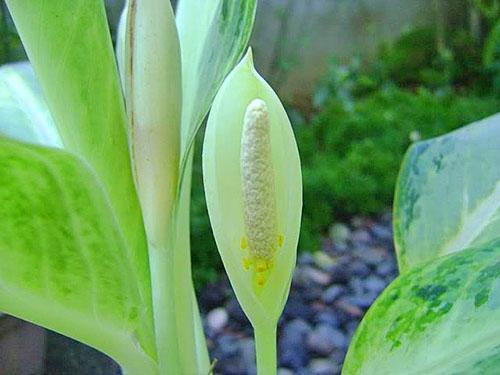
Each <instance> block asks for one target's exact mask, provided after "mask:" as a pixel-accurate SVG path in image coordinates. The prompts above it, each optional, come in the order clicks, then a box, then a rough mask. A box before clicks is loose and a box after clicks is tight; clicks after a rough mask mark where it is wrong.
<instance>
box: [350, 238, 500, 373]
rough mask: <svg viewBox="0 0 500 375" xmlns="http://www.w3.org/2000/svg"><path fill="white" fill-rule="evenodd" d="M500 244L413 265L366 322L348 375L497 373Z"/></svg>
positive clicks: (499, 355) (357, 337) (356, 338)
mask: <svg viewBox="0 0 500 375" xmlns="http://www.w3.org/2000/svg"><path fill="white" fill-rule="evenodd" d="M499 321H500V239H496V240H493V241H491V242H489V243H486V244H483V245H480V246H478V247H474V248H470V249H467V250H464V251H462V252H459V253H456V254H451V255H448V256H446V257H442V258H439V259H435V260H433V261H430V262H427V263H425V264H423V265H420V266H415V267H414V268H413V269H412V270H410V271H409V272H407V273H406V274H404V275H402V276H400V277H399V278H397V279H396V280H395V281H394V282H393V283H392V284H391V285H390V286H389V287H388V288H387V289H386V290H385V291H384V292H383V294H382V295H381V296H380V297H379V298H378V300H377V301H376V302H375V304H374V305H373V306H372V307H371V308H370V310H369V311H368V313H367V314H366V316H365V317H364V319H363V321H362V322H361V324H360V326H359V328H358V330H357V332H356V334H355V336H354V338H353V341H352V344H351V346H350V348H349V352H348V354H347V357H346V361H345V362H344V367H343V372H342V373H343V374H345V375H363V374H367V375H378V374H381V375H386V374H467V375H469V374H477V375H483V374H496V373H497V372H498V369H499V368H500V325H499V324H498V322H499Z"/></svg>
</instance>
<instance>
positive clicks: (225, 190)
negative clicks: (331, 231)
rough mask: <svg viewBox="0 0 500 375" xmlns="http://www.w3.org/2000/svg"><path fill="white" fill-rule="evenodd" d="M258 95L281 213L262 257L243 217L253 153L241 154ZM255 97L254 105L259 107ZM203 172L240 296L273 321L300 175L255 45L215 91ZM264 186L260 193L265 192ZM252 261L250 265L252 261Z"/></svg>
mask: <svg viewBox="0 0 500 375" xmlns="http://www.w3.org/2000/svg"><path fill="white" fill-rule="evenodd" d="M256 99H258V103H259V102H261V103H265V105H266V106H267V110H266V112H267V114H266V117H267V121H268V126H269V136H270V154H269V157H270V159H271V160H269V162H270V163H272V166H273V169H274V173H273V174H274V178H273V180H274V182H272V180H271V179H267V177H266V176H264V177H266V178H265V180H266V181H269V184H270V185H271V186H270V187H269V188H270V190H267V189H266V191H267V192H269V193H270V192H273V193H272V194H273V195H274V197H272V198H274V199H272V198H271V200H272V201H274V202H275V207H274V209H271V211H273V212H274V214H275V218H276V224H275V227H276V233H274V239H275V241H276V242H275V243H276V244H277V246H275V249H274V250H273V253H269V254H268V255H266V254H264V255H263V256H258V254H257V255H256V254H255V253H252V251H255V252H257V253H258V251H257V250H256V249H252V243H251V241H252V238H249V237H250V236H251V233H250V232H251V230H249V227H248V225H247V224H248V221H247V222H245V209H244V207H245V205H248V204H249V202H248V201H245V195H246V194H247V193H244V188H245V186H249V189H250V190H252V189H253V187H252V186H253V184H252V182H253V181H251V177H250V180H249V179H248V176H246V177H245V176H243V172H242V165H243V170H244V169H245V163H247V162H248V160H246V159H245V158H243V159H242V154H241V153H242V149H245V148H244V147H243V146H242V142H244V140H242V134H243V128H244V123H245V121H247V120H248V119H245V114H246V112H247V111H248V108H249V104H250V103H253V102H254V101H255V100H256ZM258 103H257V108H254V110H257V111H259V110H260V109H259V108H262V107H259V105H261V104H258ZM247 115H248V113H247ZM251 142H252V141H251ZM253 146H255V147H257V146H258V145H257V144H254V145H253ZM253 146H252V145H250V147H253ZM259 147H260V146H259ZM250 163H252V161H250ZM256 163H257V164H255V165H249V168H250V170H255V169H254V168H257V169H259V168H260V167H259V166H262V165H261V164H259V163H260V162H259V161H256ZM266 163H267V162H266ZM260 171H261V170H260ZM257 173H260V172H257ZM203 176H204V186H205V195H206V199H207V206H208V211H209V215H210V221H211V224H212V229H213V232H214V235H215V239H216V242H217V247H218V249H219V252H220V254H221V257H222V260H223V262H224V267H225V269H226V271H227V273H228V275H229V279H230V281H231V284H232V286H233V288H234V291H235V293H236V296H237V298H238V300H239V302H240V304H241V305H242V307H243V310H244V311H245V313H246V314H247V316H248V317H249V319H250V320H251V322H252V324H254V326H255V325H264V324H265V325H266V326H273V325H275V324H276V322H277V320H278V318H279V316H280V314H281V312H282V310H283V306H284V303H285V301H286V298H287V296H288V290H289V287H290V281H291V276H292V271H293V268H294V266H295V260H296V251H297V240H298V234H299V226H300V217H301V208H302V182H301V173H300V160H299V155H298V150H297V145H296V143H295V138H294V135H293V131H292V128H291V126H290V122H289V120H288V117H287V115H286V112H285V110H284V108H283V106H282V104H281V102H280V100H279V98H278V97H277V96H276V94H275V93H274V91H273V90H272V89H271V87H270V86H269V85H268V84H267V83H266V82H265V81H264V80H263V79H262V78H261V77H260V76H259V75H258V73H257V72H256V71H255V69H254V67H253V61H252V56H251V52H250V51H249V53H248V54H247V56H246V57H245V58H244V59H243V61H242V62H241V63H240V64H239V65H238V66H237V67H236V68H235V69H234V70H233V72H231V74H230V75H229V76H228V77H227V79H226V80H225V81H224V84H223V85H222V87H221V89H220V91H219V92H218V94H217V96H216V98H215V101H214V104H213V107H212V110H211V112H210V116H209V120H208V124H207V130H206V134H205V141H204V145H203ZM255 177H256V178H260V177H262V176H260V177H259V176H255ZM256 186H257V185H256ZM267 192H262V193H261V192H257V193H256V194H257V195H259V194H260V195H259V197H260V196H261V195H262V194H264V195H265V194H267ZM250 194H252V193H250ZM259 197H256V198H257V199H256V201H259V200H260V198H259ZM262 197H263V195H262ZM262 197H261V198H262ZM264 201H265V202H267V198H266V200H262V201H260V203H264ZM257 206H258V207H253V208H252V207H250V210H254V213H255V212H257V211H259V210H264V211H265V210H266V204H265V203H264V204H260V206H259V203H258V204H257ZM258 214H259V213H258V212H257V213H256V215H258ZM271 241H272V239H271ZM245 242H247V244H245ZM246 245H248V247H247V246H246ZM264 251H266V250H264ZM269 251H271V250H269ZM249 257H250V259H249ZM263 259H266V260H267V261H268V262H266V264H265V265H263V263H262V262H261V261H263ZM248 260H250V262H253V264H248ZM246 263H247V264H246ZM261 267H263V268H262V269H259V268H261ZM264 268H265V269H266V270H265V271H264Z"/></svg>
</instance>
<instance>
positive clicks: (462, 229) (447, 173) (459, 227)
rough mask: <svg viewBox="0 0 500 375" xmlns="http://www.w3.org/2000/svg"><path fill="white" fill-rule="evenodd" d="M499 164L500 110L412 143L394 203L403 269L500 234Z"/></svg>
mask: <svg viewBox="0 0 500 375" xmlns="http://www.w3.org/2000/svg"><path fill="white" fill-rule="evenodd" d="M499 163H500V114H497V115H494V116H492V117H489V118H487V119H485V120H482V121H480V122H477V123H474V124H472V125H469V126H467V127H464V128H462V129H459V130H457V131H455V132H452V133H449V134H447V135H444V136H442V137H438V138H435V139H431V140H429V141H425V142H419V143H416V144H414V145H413V146H412V147H411V148H410V150H409V151H408V153H407V155H406V157H405V160H404V162H403V166H402V169H401V172H400V176H399V180H398V183H397V187H396V197H395V202H394V232H395V243H396V250H397V253H398V262H399V267H400V270H401V272H406V271H408V270H409V269H410V268H411V267H414V266H416V265H418V264H421V263H423V262H425V261H427V260H430V259H434V258H436V257H439V256H443V255H446V254H450V253H453V252H456V251H460V250H462V249H465V248H467V247H470V246H476V245H480V244H483V243H486V242H488V241H490V240H492V239H493V238H496V237H497V236H498V235H499V233H500V168H499V167H498V166H499Z"/></svg>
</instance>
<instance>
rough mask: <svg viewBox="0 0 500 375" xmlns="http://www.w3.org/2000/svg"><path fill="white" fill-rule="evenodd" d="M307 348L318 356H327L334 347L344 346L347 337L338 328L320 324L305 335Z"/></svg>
mask: <svg viewBox="0 0 500 375" xmlns="http://www.w3.org/2000/svg"><path fill="white" fill-rule="evenodd" d="M306 344H307V348H308V349H309V350H310V351H311V352H312V353H316V354H318V355H320V356H327V355H329V354H330V353H331V352H333V350H334V349H336V348H340V349H342V348H345V347H346V346H347V338H346V337H345V335H344V334H343V333H342V332H341V331H340V330H338V329H336V328H333V327H331V326H330V325H328V324H320V325H319V326H318V327H316V328H315V329H314V330H313V331H312V332H311V333H310V334H309V335H308V337H307V342H306Z"/></svg>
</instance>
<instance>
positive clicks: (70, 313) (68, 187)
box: [0, 138, 155, 374]
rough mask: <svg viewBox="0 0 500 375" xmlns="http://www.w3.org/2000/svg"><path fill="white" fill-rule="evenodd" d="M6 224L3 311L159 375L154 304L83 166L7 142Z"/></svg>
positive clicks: (2, 208)
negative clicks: (141, 285)
mask: <svg viewBox="0 0 500 375" xmlns="http://www.w3.org/2000/svg"><path fill="white" fill-rule="evenodd" d="M0 221H1V223H2V225H1V227H2V230H1V231H0V259H1V262H0V310H1V311H3V312H6V313H9V314H12V315H15V316H18V317H20V318H23V319H26V320H29V321H31V322H34V323H36V324H39V325H41V326H44V327H47V328H50V329H52V330H55V331H57V332H60V333H62V334H64V335H67V336H69V337H72V338H75V339H77V340H80V341H82V342H84V343H86V344H88V345H90V346H93V347H95V348H97V349H99V350H101V351H103V352H105V353H107V354H108V355H110V356H111V357H113V358H114V359H115V360H117V361H118V362H119V363H120V364H121V365H122V366H123V367H124V368H125V369H126V370H128V371H129V372H130V373H131V374H154V371H153V369H154V366H155V362H154V358H155V348H154V336H153V323H152V316H151V300H150V299H149V296H148V295H143V294H142V293H141V290H140V289H139V287H138V286H139V285H140V283H141V282H143V280H142V279H141V278H142V275H141V274H140V273H139V272H138V270H137V269H136V268H135V267H134V265H135V264H134V259H133V258H132V256H133V255H132V251H130V249H127V243H126V242H125V240H124V236H123V232H122V231H121V228H120V227H119V226H118V223H117V221H116V217H115V216H114V213H113V211H112V209H111V207H110V205H109V201H108V199H107V197H106V195H105V194H104V191H103V189H102V185H101V184H100V183H99V181H98V180H97V179H96V177H95V174H94V173H93V172H92V171H90V170H89V169H88V168H87V166H86V164H85V163H83V162H81V161H80V160H79V159H78V158H76V157H74V156H72V155H70V154H68V153H67V152H64V151H58V150H54V149H48V148H43V147H40V146H30V145H25V144H21V143H18V142H16V141H11V140H7V139H6V138H0Z"/></svg>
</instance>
